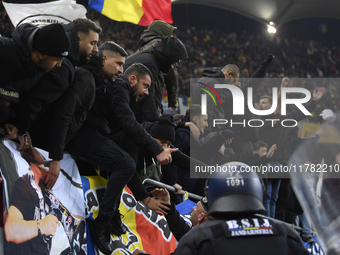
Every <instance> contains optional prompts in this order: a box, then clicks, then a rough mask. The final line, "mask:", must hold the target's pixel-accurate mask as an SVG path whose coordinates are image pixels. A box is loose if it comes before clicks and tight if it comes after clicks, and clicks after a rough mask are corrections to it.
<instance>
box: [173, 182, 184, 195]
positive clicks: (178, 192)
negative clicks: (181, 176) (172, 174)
mask: <svg viewBox="0 0 340 255" xmlns="http://www.w3.org/2000/svg"><path fill="white" fill-rule="evenodd" d="M172 187H174V188H175V189H176V192H175V194H177V195H178V194H181V193H182V186H181V185H179V184H178V183H175V184H174V185H172Z"/></svg>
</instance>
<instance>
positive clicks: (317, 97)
mask: <svg viewBox="0 0 340 255" xmlns="http://www.w3.org/2000/svg"><path fill="white" fill-rule="evenodd" d="M324 93H325V88H324V87H322V88H320V89H319V90H318V92H316V91H315V90H314V92H313V99H314V100H315V101H316V102H317V101H319V100H320V99H321V98H322V97H323V94H324Z"/></svg>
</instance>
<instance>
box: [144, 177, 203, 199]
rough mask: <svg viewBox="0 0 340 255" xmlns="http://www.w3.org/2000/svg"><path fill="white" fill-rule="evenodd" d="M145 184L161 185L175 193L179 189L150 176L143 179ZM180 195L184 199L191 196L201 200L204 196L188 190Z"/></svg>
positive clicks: (160, 186)
mask: <svg viewBox="0 0 340 255" xmlns="http://www.w3.org/2000/svg"><path fill="white" fill-rule="evenodd" d="M142 183H143V184H151V185H154V186H156V187H159V188H164V189H167V190H169V191H171V192H173V193H175V192H176V191H177V190H176V189H175V188H174V187H172V186H170V185H168V184H165V183H162V182H159V181H155V180H152V179H150V178H145V179H144V180H143V181H142ZM179 195H182V198H183V201H184V200H187V199H188V198H191V199H195V200H201V199H202V197H201V196H199V195H196V194H193V193H190V192H187V191H183V190H182V192H181V193H180V194H179Z"/></svg>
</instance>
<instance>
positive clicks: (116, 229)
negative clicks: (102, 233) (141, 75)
mask: <svg viewBox="0 0 340 255" xmlns="http://www.w3.org/2000/svg"><path fill="white" fill-rule="evenodd" d="M123 217H124V215H122V214H120V212H119V210H117V211H116V212H115V214H114V215H113V217H112V219H111V221H110V232H111V234H112V235H116V236H121V235H124V234H126V231H127V229H126V227H125V226H124V224H123V222H122V220H121V218H123Z"/></svg>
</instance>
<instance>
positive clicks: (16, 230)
mask: <svg viewBox="0 0 340 255" xmlns="http://www.w3.org/2000/svg"><path fill="white" fill-rule="evenodd" d="M58 225H60V223H59V221H58V219H57V217H55V216H54V215H47V216H46V217H45V218H44V219H42V220H40V221H39V227H40V231H41V234H42V235H47V236H49V235H52V236H54V234H55V232H56V230H57V226H58ZM5 235H6V239H7V241H8V242H13V243H16V244H19V243H23V242H26V241H28V240H31V239H33V238H35V237H36V236H38V235H39V232H38V223H37V221H36V220H24V219H23V216H22V213H21V212H20V211H19V210H18V209H17V208H16V207H15V206H13V205H12V206H10V208H9V210H8V217H7V221H6V224H5Z"/></svg>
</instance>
